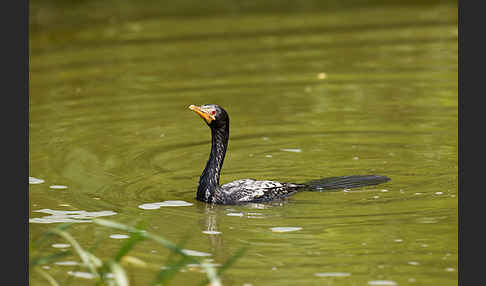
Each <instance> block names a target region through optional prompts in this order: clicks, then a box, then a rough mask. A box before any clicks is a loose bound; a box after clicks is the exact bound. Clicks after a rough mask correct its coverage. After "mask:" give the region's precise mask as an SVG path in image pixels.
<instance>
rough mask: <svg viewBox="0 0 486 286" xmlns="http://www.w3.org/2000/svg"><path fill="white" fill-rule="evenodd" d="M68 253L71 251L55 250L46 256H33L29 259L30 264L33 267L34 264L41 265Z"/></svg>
mask: <svg viewBox="0 0 486 286" xmlns="http://www.w3.org/2000/svg"><path fill="white" fill-rule="evenodd" d="M69 254H71V251H61V252H56V253H54V254H49V255H46V256H42V257H35V258H33V259H32V260H31V261H30V264H31V266H32V267H35V266H39V265H42V264H47V263H51V262H53V261H55V260H57V259H58V258H60V257H63V256H66V255H69Z"/></svg>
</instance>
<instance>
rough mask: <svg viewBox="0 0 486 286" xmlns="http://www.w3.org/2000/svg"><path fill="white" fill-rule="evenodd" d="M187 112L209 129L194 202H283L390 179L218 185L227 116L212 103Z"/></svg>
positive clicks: (245, 181) (372, 177) (246, 181)
mask: <svg viewBox="0 0 486 286" xmlns="http://www.w3.org/2000/svg"><path fill="white" fill-rule="evenodd" d="M189 109H190V110H192V111H194V112H196V113H197V114H198V115H199V116H200V117H201V118H202V119H204V120H205V122H206V123H207V124H208V126H209V128H211V138H212V140H211V153H210V155H209V160H208V162H207V163H206V167H205V168H204V171H203V172H202V174H201V178H200V179H199V185H198V187H197V195H196V199H197V200H199V201H203V202H206V203H214V204H224V205H234V204H242V203H260V202H268V201H272V200H277V199H283V198H285V197H288V196H290V195H293V194H295V193H296V192H298V191H302V190H311V191H312V190H331V189H349V188H356V187H362V186H370V185H377V184H381V183H384V182H386V181H388V180H390V178H388V177H385V176H378V175H365V176H343V177H332V178H325V179H319V180H314V181H310V182H307V183H303V184H295V183H281V182H276V181H257V180H254V179H241V180H236V181H233V182H231V183H227V184H224V185H221V186H220V185H219V175H220V173H221V168H222V166H223V161H224V156H225V154H226V147H227V146H228V139H229V116H228V113H227V112H226V111H225V110H224V109H223V108H222V107H220V106H219V105H216V104H205V105H201V106H195V105H191V106H189Z"/></svg>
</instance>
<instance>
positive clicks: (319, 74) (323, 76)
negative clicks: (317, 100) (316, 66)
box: [317, 72, 327, 79]
mask: <svg viewBox="0 0 486 286" xmlns="http://www.w3.org/2000/svg"><path fill="white" fill-rule="evenodd" d="M317 78H318V79H325V78H327V74H326V73H324V72H321V73H318V74H317Z"/></svg>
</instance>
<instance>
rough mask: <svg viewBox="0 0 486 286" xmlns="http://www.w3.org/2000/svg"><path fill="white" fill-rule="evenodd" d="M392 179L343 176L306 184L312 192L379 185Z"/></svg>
mask: <svg viewBox="0 0 486 286" xmlns="http://www.w3.org/2000/svg"><path fill="white" fill-rule="evenodd" d="M389 180H390V178H388V177H385V176H380V175H364V176H343V177H332V178H324V179H319V180H313V181H309V182H307V183H305V184H306V185H307V186H308V187H310V188H311V189H312V190H317V191H321V190H335V189H351V188H359V187H364V186H373V185H378V184H381V183H384V182H387V181H389Z"/></svg>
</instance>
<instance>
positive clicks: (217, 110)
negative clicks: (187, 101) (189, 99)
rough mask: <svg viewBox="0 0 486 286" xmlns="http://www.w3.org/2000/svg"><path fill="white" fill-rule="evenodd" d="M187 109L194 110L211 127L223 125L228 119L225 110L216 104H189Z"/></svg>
mask: <svg viewBox="0 0 486 286" xmlns="http://www.w3.org/2000/svg"><path fill="white" fill-rule="evenodd" d="M189 109H190V110H192V111H194V112H196V113H197V115H199V116H200V117H201V118H202V119H204V121H205V122H206V123H207V124H208V126H209V127H211V128H213V127H220V126H224V125H226V124H227V123H228V121H229V117H228V113H226V110H224V109H223V108H222V107H221V106H219V105H217V104H204V105H201V106H196V105H192V104H191V105H190V106H189Z"/></svg>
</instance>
